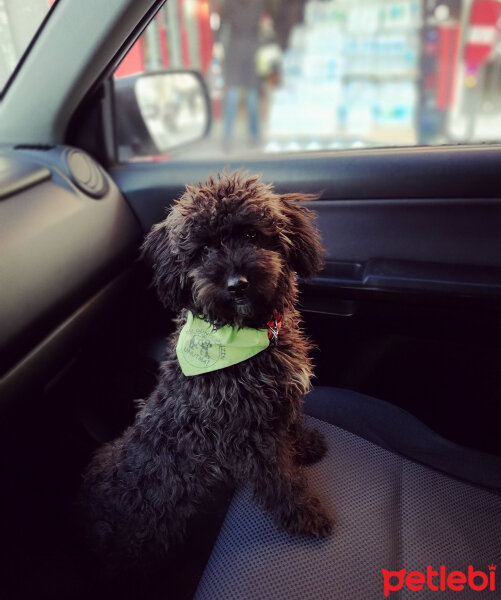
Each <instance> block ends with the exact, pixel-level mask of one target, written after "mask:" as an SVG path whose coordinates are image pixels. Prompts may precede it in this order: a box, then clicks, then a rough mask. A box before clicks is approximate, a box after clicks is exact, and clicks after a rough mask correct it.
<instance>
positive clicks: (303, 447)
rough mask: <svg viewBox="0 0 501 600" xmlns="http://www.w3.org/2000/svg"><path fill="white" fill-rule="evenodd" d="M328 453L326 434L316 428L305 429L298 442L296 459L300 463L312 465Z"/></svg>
mask: <svg viewBox="0 0 501 600" xmlns="http://www.w3.org/2000/svg"><path fill="white" fill-rule="evenodd" d="M326 454H327V444H326V443H325V439H324V436H323V435H322V434H321V433H320V432H319V431H317V430H316V429H304V430H303V435H302V437H301V439H299V440H298V441H297V443H296V461H297V462H298V464H300V465H312V464H314V463H316V462H318V461H319V460H321V459H322V458H323V457H324V456H325V455H326Z"/></svg>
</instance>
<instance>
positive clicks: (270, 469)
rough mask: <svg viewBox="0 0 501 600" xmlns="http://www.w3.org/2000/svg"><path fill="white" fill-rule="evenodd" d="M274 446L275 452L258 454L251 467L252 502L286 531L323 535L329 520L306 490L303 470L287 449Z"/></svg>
mask: <svg viewBox="0 0 501 600" xmlns="http://www.w3.org/2000/svg"><path fill="white" fill-rule="evenodd" d="M274 445H275V446H277V447H276V448H275V449H276V452H275V453H273V454H272V455H271V456H270V455H267V454H264V453H260V455H259V457H258V458H257V460H256V461H255V463H254V465H253V467H252V469H251V472H252V477H251V480H252V485H253V488H254V499H255V501H256V502H257V503H258V504H260V505H261V506H262V507H263V508H264V509H266V510H268V511H269V512H271V514H272V516H273V520H274V521H275V523H276V524H277V525H278V526H279V527H283V528H284V529H286V530H287V531H289V532H290V533H293V534H297V535H301V534H307V535H314V536H317V537H326V536H327V535H329V534H330V533H331V531H332V520H331V519H330V517H329V516H327V514H326V513H325V512H324V510H323V509H322V507H321V506H320V502H319V500H318V499H317V498H316V497H315V496H312V495H311V494H310V493H309V492H308V489H307V481H306V476H305V473H304V471H303V469H302V468H301V467H300V466H299V465H297V464H295V462H294V455H293V452H291V448H289V447H287V446H288V445H286V446H282V445H281V444H279V443H276V444H274Z"/></svg>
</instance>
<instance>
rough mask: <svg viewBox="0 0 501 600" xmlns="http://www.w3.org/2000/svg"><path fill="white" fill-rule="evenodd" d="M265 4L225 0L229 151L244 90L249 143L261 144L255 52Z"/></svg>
mask: <svg viewBox="0 0 501 600" xmlns="http://www.w3.org/2000/svg"><path fill="white" fill-rule="evenodd" d="M265 1H266V0H225V3H224V6H223V7H222V11H221V22H222V24H223V25H227V27H228V28H229V41H228V44H227V48H226V52H225V65H226V67H225V78H226V93H225V99H224V112H223V121H224V122H223V145H224V147H225V148H227V149H228V148H229V147H230V145H231V141H232V138H233V128H234V124H235V118H236V114H237V110H238V103H239V98H240V89H241V88H245V96H246V104H247V115H248V120H249V136H250V142H251V144H253V145H256V144H257V143H258V142H259V134H260V131H259V77H258V74H257V72H256V52H257V50H258V47H259V26H260V21H261V16H262V15H263V13H264V12H265Z"/></svg>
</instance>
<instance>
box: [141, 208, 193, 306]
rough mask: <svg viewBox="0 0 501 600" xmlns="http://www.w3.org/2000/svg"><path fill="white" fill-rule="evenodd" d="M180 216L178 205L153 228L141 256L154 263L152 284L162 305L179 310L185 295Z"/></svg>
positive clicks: (144, 243)
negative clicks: (179, 242) (179, 230)
mask: <svg viewBox="0 0 501 600" xmlns="http://www.w3.org/2000/svg"><path fill="white" fill-rule="evenodd" d="M179 225H180V223H179V215H178V214H177V212H176V209H175V207H174V208H173V209H172V210H171V212H170V214H169V216H168V217H167V218H166V219H165V220H164V221H162V222H161V223H157V224H156V225H154V226H153V227H152V228H151V231H150V232H149V233H148V235H147V236H146V238H145V240H144V242H143V245H142V246H141V251H142V256H143V257H144V258H146V260H147V261H148V262H150V263H151V265H152V267H153V271H154V275H153V283H154V284H155V286H156V288H157V293H158V297H159V298H160V300H161V302H162V304H163V305H164V306H165V307H167V308H171V309H172V310H173V311H175V312H178V311H179V310H180V309H181V308H182V307H183V302H184V297H185V295H186V280H187V277H186V270H185V267H184V264H183V262H182V260H181V257H180V252H179V246H178V243H177V241H176V240H177V239H178V235H177V233H176V232H177V230H178V229H179Z"/></svg>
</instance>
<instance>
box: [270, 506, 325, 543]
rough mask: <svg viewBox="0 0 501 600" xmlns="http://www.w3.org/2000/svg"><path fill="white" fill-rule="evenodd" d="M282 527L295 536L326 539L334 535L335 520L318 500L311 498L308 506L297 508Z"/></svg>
mask: <svg viewBox="0 0 501 600" xmlns="http://www.w3.org/2000/svg"><path fill="white" fill-rule="evenodd" d="M282 525H283V526H284V527H285V528H286V529H287V531H289V533H292V534H294V535H312V536H314V537H317V538H325V537H327V536H329V535H330V534H331V533H332V529H333V527H334V522H333V520H332V519H331V518H330V517H329V516H328V515H327V514H326V513H325V512H324V510H323V508H322V507H321V505H320V502H319V501H318V500H317V499H316V498H310V500H309V501H308V503H307V504H304V505H302V506H301V507H297V508H296V509H295V510H294V512H293V513H291V514H290V515H288V518H287V519H286V520H285V522H283V523H282Z"/></svg>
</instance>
